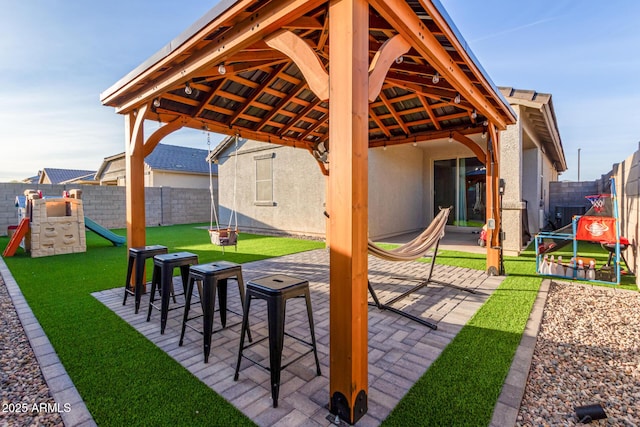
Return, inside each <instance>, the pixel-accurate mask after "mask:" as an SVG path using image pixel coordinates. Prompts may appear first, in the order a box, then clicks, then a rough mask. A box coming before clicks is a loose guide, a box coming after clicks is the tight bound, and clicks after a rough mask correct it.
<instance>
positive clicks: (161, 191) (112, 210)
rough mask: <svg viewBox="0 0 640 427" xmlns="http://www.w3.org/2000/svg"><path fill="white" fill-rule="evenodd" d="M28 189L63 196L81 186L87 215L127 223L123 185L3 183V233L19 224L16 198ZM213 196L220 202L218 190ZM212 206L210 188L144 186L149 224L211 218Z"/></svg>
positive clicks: (104, 223)
mask: <svg viewBox="0 0 640 427" xmlns="http://www.w3.org/2000/svg"><path fill="white" fill-rule="evenodd" d="M27 189H35V190H40V191H42V194H43V196H44V197H60V196H61V195H62V192H63V191H69V190H71V189H80V190H82V200H83V208H84V215H86V216H88V217H89V218H91V219H93V220H94V221H96V222H97V223H98V224H100V225H102V226H103V227H106V228H125V227H126V226H127V222H126V195H125V188H124V187H115V186H93V185H51V184H23V183H0V236H6V235H7V227H8V226H10V225H16V224H18V221H19V219H18V208H16V207H15V199H16V196H20V195H23V194H24V191H25V190H27ZM214 199H215V201H216V206H217V193H216V194H214ZM210 206H211V202H210V196H209V191H208V189H205V190H203V189H198V188H171V187H160V188H151V187H148V188H145V208H146V222H147V225H149V226H156V225H160V224H161V225H171V224H190V223H196V222H209V217H210V215H209V212H210Z"/></svg>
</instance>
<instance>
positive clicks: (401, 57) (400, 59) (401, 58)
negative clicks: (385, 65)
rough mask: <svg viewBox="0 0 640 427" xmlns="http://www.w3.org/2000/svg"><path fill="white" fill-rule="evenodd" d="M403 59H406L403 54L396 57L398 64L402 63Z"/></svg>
mask: <svg viewBox="0 0 640 427" xmlns="http://www.w3.org/2000/svg"><path fill="white" fill-rule="evenodd" d="M402 61H404V57H403V56H402V55H400V56H398V57H397V58H396V64H402Z"/></svg>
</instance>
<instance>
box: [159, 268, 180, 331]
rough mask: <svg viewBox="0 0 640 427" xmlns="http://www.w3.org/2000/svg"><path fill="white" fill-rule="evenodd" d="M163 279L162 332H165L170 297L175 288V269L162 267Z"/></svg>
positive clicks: (161, 281) (161, 283) (161, 280)
mask: <svg viewBox="0 0 640 427" xmlns="http://www.w3.org/2000/svg"><path fill="white" fill-rule="evenodd" d="M161 276H162V279H160V286H161V287H162V306H161V307H162V308H161V310H160V334H161V335H162V334H164V329H165V327H166V326H167V318H168V317H169V297H170V295H171V290H172V289H173V269H172V268H164V267H163V268H162V273H161ZM175 297H176V296H175V295H174V296H173V298H174V301H175Z"/></svg>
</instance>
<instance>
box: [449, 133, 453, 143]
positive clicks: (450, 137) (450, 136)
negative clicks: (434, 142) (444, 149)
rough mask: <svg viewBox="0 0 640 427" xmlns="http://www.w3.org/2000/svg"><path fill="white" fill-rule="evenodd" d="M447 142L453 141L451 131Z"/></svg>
mask: <svg viewBox="0 0 640 427" xmlns="http://www.w3.org/2000/svg"><path fill="white" fill-rule="evenodd" d="M449 142H453V132H449Z"/></svg>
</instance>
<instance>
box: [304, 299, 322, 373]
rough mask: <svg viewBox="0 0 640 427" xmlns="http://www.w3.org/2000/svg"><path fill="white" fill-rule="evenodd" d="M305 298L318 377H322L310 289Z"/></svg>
mask: <svg viewBox="0 0 640 427" xmlns="http://www.w3.org/2000/svg"><path fill="white" fill-rule="evenodd" d="M304 298H305V300H306V302H307V317H308V318H309V330H310V331H311V343H312V344H313V355H314V356H315V358H316V368H317V372H318V376H320V375H322V373H321V372H320V360H318V347H317V346H316V333H315V328H314V325H313V310H312V309H311V294H310V293H309V289H308V288H307V289H305V290H304Z"/></svg>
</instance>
